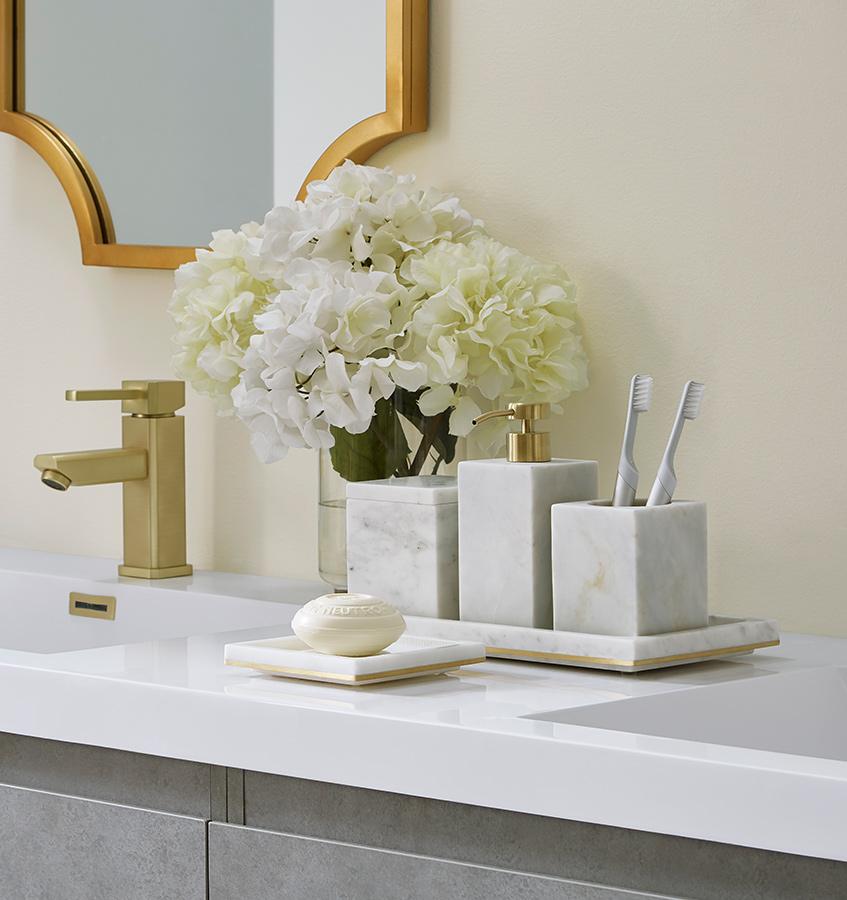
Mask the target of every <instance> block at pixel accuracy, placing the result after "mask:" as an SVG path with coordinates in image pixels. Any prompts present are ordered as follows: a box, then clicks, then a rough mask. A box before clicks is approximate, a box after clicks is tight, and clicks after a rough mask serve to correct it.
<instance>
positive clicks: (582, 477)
mask: <svg viewBox="0 0 847 900" xmlns="http://www.w3.org/2000/svg"><path fill="white" fill-rule="evenodd" d="M596 496H597V463H596V462H594V460H588V459H553V460H550V461H549V462H527V463H523V462H521V463H519V462H508V461H507V460H505V459H476V460H468V461H465V462H460V463H459V569H460V571H459V581H460V595H461V600H460V609H461V618H462V619H464V620H465V621H471V622H492V623H496V624H499V625H524V626H526V627H529V628H552V627H553V584H552V575H551V571H550V507H551V506H552V505H553V504H554V503H562V502H564V501H567V500H588V499H591V498H593V497H596Z"/></svg>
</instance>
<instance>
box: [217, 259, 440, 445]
mask: <svg viewBox="0 0 847 900" xmlns="http://www.w3.org/2000/svg"><path fill="white" fill-rule="evenodd" d="M286 281H287V282H288V284H289V287H288V288H286V289H284V290H282V291H280V292H279V293H278V294H276V295H275V297H274V298H273V300H272V301H271V302H270V303H269V305H268V307H267V308H266V309H265V311H264V312H263V313H261V314H260V315H258V316H257V317H256V319H255V324H256V328H257V333H256V334H255V335H254V336H253V337H252V338H251V339H250V347H249V349H248V350H247V352H246V354H245V355H244V359H243V361H242V366H243V368H244V372H243V374H242V377H241V381H240V382H239V384H238V385H237V387H236V388H235V390H234V391H233V402H234V404H235V409H236V412H237V414H238V416H239V417H240V418H241V419H242V420H243V421H244V422H245V423H246V424H247V425H248V427H249V428H250V429H251V432H252V441H253V447H254V450H255V451H256V453H257V455H258V456H259V458H260V459H262V460H263V461H264V462H273V461H274V460H276V459H280V458H282V456H284V455H285V453H286V451H287V448H288V447H313V448H321V447H331V446H332V444H333V436H332V433H331V432H330V427H331V426H335V427H337V428H343V429H345V430H346V431H348V432H349V433H350V434H361V433H362V432H364V431H366V430H367V428H368V426H369V425H370V422H371V419H372V418H373V415H374V409H375V404H376V401H377V400H378V399H379V398H380V397H382V398H385V399H387V398H388V397H390V396H391V395H392V394H393V393H394V390H395V388H396V387H397V386H398V385H399V386H400V387H403V388H406V389H407V390H412V391H414V390H418V389H419V388H420V387H421V386H422V385H423V383H424V381H425V378H426V368H425V366H423V365H422V364H420V363H414V362H406V361H402V360H399V359H397V357H396V355H395V354H394V353H392V352H390V351H391V348H392V346H393V344H394V342H395V341H396V340H397V338H398V336H399V335H400V333H401V326H400V325H399V324H398V321H397V320H398V319H399V320H401V321H404V322H405V321H408V318H409V312H408V306H409V303H410V298H409V293H408V291H407V290H406V289H405V288H403V287H402V286H401V285H400V284H399V283H398V281H397V279H396V278H395V276H394V275H393V274H391V273H388V272H380V271H376V270H372V271H360V270H356V269H354V268H353V267H352V265H351V264H350V263H349V262H347V263H345V262H335V263H330V262H328V261H326V260H320V259H316V260H307V259H302V258H299V259H297V260H295V261H293V262H292V263H291V264H290V265H289V267H288V268H287V271H286Z"/></svg>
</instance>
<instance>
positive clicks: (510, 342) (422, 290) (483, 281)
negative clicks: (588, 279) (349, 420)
mask: <svg viewBox="0 0 847 900" xmlns="http://www.w3.org/2000/svg"><path fill="white" fill-rule="evenodd" d="M401 278H402V279H403V280H404V281H405V282H407V283H409V284H413V285H414V288H413V289H412V292H413V296H415V297H416V304H415V312H414V314H413V316H412V321H411V324H410V327H409V329H408V337H407V339H406V341H405V343H404V344H403V346H402V348H401V353H402V356H403V358H404V359H412V360H415V361H418V362H421V363H423V364H424V365H426V367H427V373H428V374H427V383H428V384H430V385H431V388H430V389H429V390H428V391H426V392H424V394H423V395H422V396H421V398H420V407H421V410H422V411H423V412H424V413H425V414H426V415H434V414H435V413H438V412H441V411H443V410H446V409H448V408H450V407H453V408H454V412H453V414H452V415H451V419H450V431H451V433H453V434H457V435H466V434H468V432H469V431H470V429H471V420H472V419H473V418H474V416H476V415H479V412H480V407H479V405H478V402H477V401H481V400H483V399H484V400H495V399H498V398H499V401H500V402H502V403H508V402H510V401H515V402H529V403H532V402H539V403H543V402H549V403H557V402H559V401H561V400H564V399H565V398H566V397H567V396H568V395H569V394H570V393H571V392H573V391H578V390H581V389H583V388H584V387H586V386H587V384H588V361H587V359H586V356H585V353H584V351H583V349H582V340H581V337H580V334H579V329H578V326H577V320H576V302H575V300H574V294H575V289H574V286H573V284H572V282H571V281H570V279H569V278H568V276H567V274H566V273H565V272H564V270H562V269H560V268H559V267H558V266H552V265H546V264H543V263H540V262H537V261H536V260H534V259H532V258H531V257H529V256H525V255H524V254H523V253H520V252H519V251H518V250H514V249H513V248H511V247H506V246H504V245H503V244H500V243H498V242H497V241H495V240H493V239H492V238H489V237H486V236H477V237H474V238H473V239H472V240H470V241H469V242H467V243H461V244H456V243H452V242H449V241H439V242H438V243H437V244H434V245H433V246H432V247H431V248H430V249H429V250H427V251H426V252H425V253H424V254H423V255H421V256H413V257H409V258H408V259H407V260H406V261H405V262H404V263H403V266H402V268H401Z"/></svg>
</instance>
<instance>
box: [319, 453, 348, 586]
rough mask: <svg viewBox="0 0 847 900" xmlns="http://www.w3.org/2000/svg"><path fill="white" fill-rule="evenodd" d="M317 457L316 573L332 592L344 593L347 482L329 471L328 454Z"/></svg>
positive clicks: (345, 583)
mask: <svg viewBox="0 0 847 900" xmlns="http://www.w3.org/2000/svg"><path fill="white" fill-rule="evenodd" d="M318 457H319V463H318V464H319V472H318V482H319V497H318V504H319V505H318V571H319V572H320V576H321V578H322V579H323V580H324V581H325V582H326V583H327V584H328V585H330V586H331V587H332V588H333V590H336V591H346V590H347V481H346V479H344V478H342V477H341V476H340V475H339V474H338V472H336V471H335V469H334V468H333V467H332V457H331V456H330V453H329V450H321V451H319V453H318Z"/></svg>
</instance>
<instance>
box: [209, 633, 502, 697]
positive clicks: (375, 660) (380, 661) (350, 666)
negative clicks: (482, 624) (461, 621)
mask: <svg viewBox="0 0 847 900" xmlns="http://www.w3.org/2000/svg"><path fill="white" fill-rule="evenodd" d="M224 658H225V660H226V664H227V665H228V666H241V667H246V668H248V669H249V668H255V669H258V670H260V671H267V672H270V673H271V674H276V675H280V676H284V675H286V674H290V673H295V674H294V675H292V677H296V678H302V679H304V680H306V681H327V682H331V683H337V684H346V685H351V686H355V687H364V686H366V685H368V684H379V683H382V682H385V681H402V680H404V679H407V678H415V677H420V674H421V672H422V671H423V672H427V673H429V674H430V675H437V674H439V673H441V672H445V671H447V670H449V669H451V668H452V669H455V668H456V667H457V666H466V665H478V664H479V663H481V662H484V661H485V648H484V647H483V646H482V644H480V643H477V642H474V641H445V640H438V639H437V638H422V637H413V636H410V635H403V637H401V638H400V639H399V640H397V641H395V642H394V643H393V644H391V645H390V646H389V647H387V648H386V649H385V650H384V651H383V652H382V653H375V654H373V655H372V656H329V655H327V654H326V653H319V652H318V651H317V650H314V649H313V648H311V647H309V646H308V644H305V643H304V642H303V641H301V640H300V639H299V638H297V637H294V636H293V635H290V636H288V637H279V638H270V639H268V640H262V641H237V642H235V643H232V644H227V645H226V647H224Z"/></svg>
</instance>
